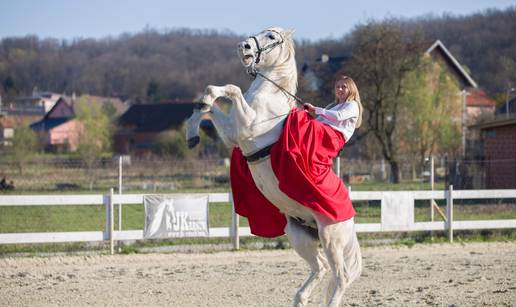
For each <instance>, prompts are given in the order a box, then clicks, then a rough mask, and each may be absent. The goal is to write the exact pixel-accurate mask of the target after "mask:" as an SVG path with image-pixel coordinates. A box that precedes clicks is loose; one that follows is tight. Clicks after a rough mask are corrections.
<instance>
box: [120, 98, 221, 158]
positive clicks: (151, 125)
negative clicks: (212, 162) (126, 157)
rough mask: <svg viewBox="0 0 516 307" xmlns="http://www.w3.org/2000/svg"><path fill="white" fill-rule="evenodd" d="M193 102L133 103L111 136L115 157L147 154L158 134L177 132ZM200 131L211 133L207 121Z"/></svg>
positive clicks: (210, 125) (189, 113) (189, 111)
mask: <svg viewBox="0 0 516 307" xmlns="http://www.w3.org/2000/svg"><path fill="white" fill-rule="evenodd" d="M195 106H196V104H195V103H193V102H186V101H181V102H173V103H166V102H165V103H154V104H134V105H132V106H131V107H130V108H129V109H128V110H127V112H125V113H124V114H123V115H122V116H121V117H120V118H119V119H118V122H117V129H116V132H115V135H114V151H115V152H116V153H119V154H134V155H137V156H145V155H149V154H150V153H151V152H152V150H153V148H154V146H155V145H156V144H157V141H158V137H159V135H160V134H161V133H164V132H166V131H171V130H178V129H180V128H181V126H182V124H183V123H184V122H185V121H186V120H187V119H188V118H189V117H190V115H192V112H193V110H194V107H195ZM201 128H204V129H207V130H208V131H212V132H213V131H214V127H213V124H212V123H211V121H209V120H204V121H203V122H202V123H201Z"/></svg>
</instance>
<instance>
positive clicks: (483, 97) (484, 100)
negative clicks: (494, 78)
mask: <svg viewBox="0 0 516 307" xmlns="http://www.w3.org/2000/svg"><path fill="white" fill-rule="evenodd" d="M466 105H467V106H468V107H496V101H495V100H494V99H492V98H490V97H489V96H487V94H486V93H485V92H484V91H483V90H480V89H470V90H469V95H468V96H466Z"/></svg>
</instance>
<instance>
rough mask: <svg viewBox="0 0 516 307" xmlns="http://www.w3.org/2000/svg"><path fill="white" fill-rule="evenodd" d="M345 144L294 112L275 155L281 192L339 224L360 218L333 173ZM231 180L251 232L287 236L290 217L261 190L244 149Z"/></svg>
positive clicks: (235, 156)
mask: <svg viewBox="0 0 516 307" xmlns="http://www.w3.org/2000/svg"><path fill="white" fill-rule="evenodd" d="M344 143H345V139H344V137H343V136H342V134H341V133H340V132H338V131H335V130H334V129H332V128H331V127H329V126H327V125H324V124H321V123H320V122H318V121H317V120H315V119H314V118H312V117H311V116H309V115H308V114H307V113H306V112H302V111H298V110H297V109H295V110H293V111H291V112H290V114H289V116H288V117H287V119H286V122H285V127H284V129H283V132H282V134H281V136H280V138H279V140H278V142H276V144H274V146H273V147H272V149H271V157H270V158H271V164H272V168H273V171H274V174H275V175H276V177H277V178H278V181H279V189H280V190H281V191H283V192H284V193H285V194H286V195H288V196H289V197H290V198H292V199H294V200H296V201H297V202H299V203H300V204H302V205H303V206H306V207H308V208H310V209H312V210H314V211H316V212H318V213H320V214H322V215H323V216H326V217H328V218H329V219H331V220H333V221H336V222H337V221H344V220H347V219H349V218H352V217H353V216H355V210H354V209H353V206H352V204H351V200H350V199H349V194H348V190H347V189H346V186H345V185H344V183H343V182H342V181H341V180H340V179H339V178H338V177H337V175H335V173H334V172H333V171H332V164H333V158H335V157H336V156H337V154H338V153H339V151H340V150H341V148H342V146H343V145H344ZM230 177H231V188H232V190H233V201H234V204H235V209H236V212H237V213H238V214H240V215H242V216H245V217H247V218H248V220H249V226H250V228H251V232H252V233H253V234H255V235H258V236H262V237H276V236H280V235H283V234H284V228H285V225H286V218H285V216H284V215H283V214H282V213H281V212H280V211H279V210H278V209H277V208H276V207H274V205H272V204H271V203H270V202H269V201H268V200H267V199H266V198H265V197H264V196H263V195H262V193H261V192H260V191H259V190H258V188H257V187H256V185H255V184H254V181H253V178H252V176H251V172H250V171H249V167H248V166H247V162H246V161H245V159H244V156H243V155H242V152H241V151H240V149H239V148H235V149H234V150H233V153H232V155H231V169H230Z"/></svg>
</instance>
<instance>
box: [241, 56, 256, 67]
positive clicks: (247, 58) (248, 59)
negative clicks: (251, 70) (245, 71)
mask: <svg viewBox="0 0 516 307" xmlns="http://www.w3.org/2000/svg"><path fill="white" fill-rule="evenodd" d="M253 61H254V56H252V55H250V54H248V55H244V56H243V57H242V64H244V66H246V67H247V66H250V65H251V64H252V63H253Z"/></svg>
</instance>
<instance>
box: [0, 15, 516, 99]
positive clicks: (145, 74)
mask: <svg viewBox="0 0 516 307" xmlns="http://www.w3.org/2000/svg"><path fill="white" fill-rule="evenodd" d="M400 23H401V24H403V25H404V26H406V27H410V28H413V27H419V28H421V29H422V32H423V33H424V35H425V36H426V37H427V39H429V40H435V39H440V40H441V41H443V42H444V44H445V45H446V46H447V47H448V48H449V49H450V51H451V52H452V53H453V54H454V55H455V56H456V57H457V59H458V60H459V61H460V62H461V63H462V64H464V65H465V66H467V68H468V69H469V70H470V72H471V75H472V76H473V78H474V79H475V80H476V81H477V83H479V84H480V85H481V86H482V87H483V88H485V89H486V90H487V91H488V92H489V94H491V95H494V96H496V95H498V97H499V100H503V99H502V98H501V97H504V93H505V91H506V89H507V86H508V84H509V83H510V84H512V86H514V85H516V73H515V71H516V36H515V34H514V33H516V7H512V8H509V9H507V10H504V11H499V10H487V11H484V12H479V13H477V14H474V15H469V16H449V15H445V16H425V17H422V18H417V19H410V20H400ZM349 34H351V33H349ZM348 37H350V35H346V36H344V37H343V38H342V39H340V40H325V41H319V42H309V41H303V42H298V44H297V58H298V64H299V65H302V64H303V63H304V62H306V61H313V60H315V59H316V58H317V57H319V55H320V54H321V53H328V54H330V55H341V54H342V53H343V52H345V51H346V40H347V39H348ZM242 39H243V37H241V36H239V35H236V34H233V33H220V32H217V31H196V30H190V29H176V30H171V31H167V32H159V31H156V30H152V29H147V30H145V31H143V32H141V33H137V34H132V35H129V34H126V35H121V36H118V37H110V38H105V39H99V40H95V39H76V40H74V41H59V40H56V39H40V38H38V37H36V36H27V37H23V38H5V39H2V40H1V41H0V85H1V86H0V94H1V95H2V96H3V97H4V98H5V99H4V100H8V99H12V98H13V97H15V96H17V95H28V94H30V93H31V92H32V90H33V89H35V88H37V89H39V90H47V91H54V92H58V93H68V94H71V93H72V92H76V93H77V94H81V93H88V94H92V95H101V96H118V97H121V98H123V99H131V100H132V101H136V102H142V101H143V102H156V101H160V100H164V99H193V98H195V97H196V96H197V95H198V94H199V93H200V92H202V91H203V90H204V88H205V86H206V85H207V84H227V83H233V84H237V85H239V86H243V87H245V86H247V85H248V84H249V81H250V80H249V78H248V77H247V76H246V74H245V72H244V70H243V69H242V68H241V65H240V63H239V61H238V59H237V57H236V51H235V48H236V44H237V42H239V41H240V40H242ZM300 84H301V85H302V83H300ZM6 96H7V97H6Z"/></svg>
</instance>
